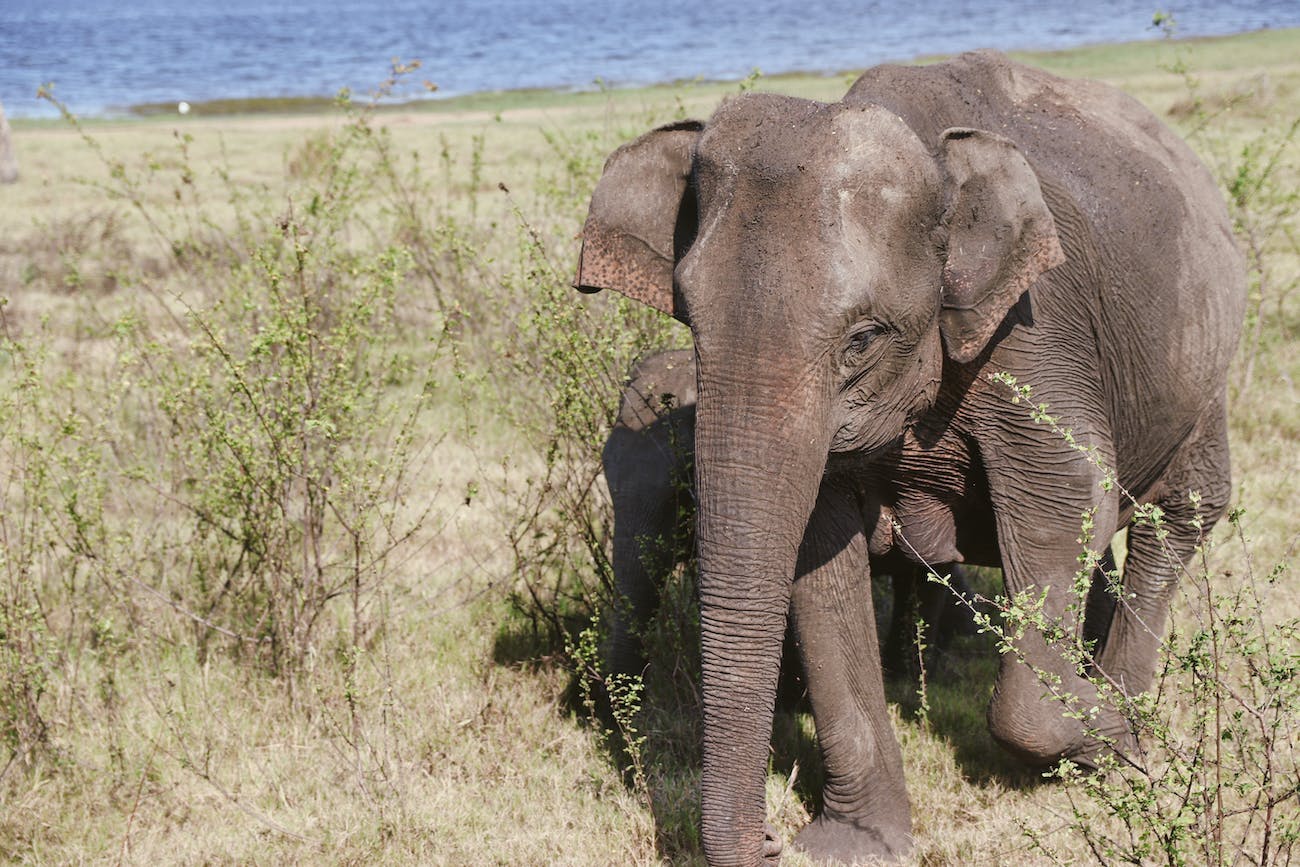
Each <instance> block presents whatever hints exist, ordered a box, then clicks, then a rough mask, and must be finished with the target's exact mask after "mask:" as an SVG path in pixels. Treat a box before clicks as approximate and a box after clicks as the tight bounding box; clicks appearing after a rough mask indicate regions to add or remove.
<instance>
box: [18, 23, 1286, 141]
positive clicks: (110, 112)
mask: <svg viewBox="0 0 1300 867" xmlns="http://www.w3.org/2000/svg"><path fill="white" fill-rule="evenodd" d="M1241 41H1255V42H1259V43H1263V44H1261V46H1260V48H1261V49H1262V50H1263V51H1264V52H1266V54H1269V53H1275V54H1277V55H1279V56H1280V57H1282V58H1288V59H1289V58H1293V57H1295V55H1294V49H1295V46H1296V44H1297V42H1300V27H1296V28H1265V29H1261V30H1249V31H1242V32H1240V33H1233V34H1227V35H1219V36H1189V37H1185V38H1154V39H1140V40H1133V41H1128V42H1099V43H1089V44H1084V45H1079V46H1075V47H1072V48H1057V49H1010V50H1006V51H1005V53H1006V54H1008V55H1010V56H1012V57H1015V58H1017V59H1020V60H1024V61H1027V62H1030V63H1033V64H1035V65H1039V66H1043V67H1045V68H1048V69H1051V70H1053V71H1057V72H1062V73H1065V74H1069V70H1070V69H1071V68H1072V67H1075V66H1080V65H1087V64H1089V63H1090V62H1095V55H1097V54H1099V53H1107V52H1117V51H1118V52H1121V53H1122V59H1121V60H1122V64H1121V66H1120V67H1117V68H1116V69H1115V70H1114V73H1113V74H1114V75H1116V76H1119V75H1123V74H1125V73H1126V72H1132V71H1133V67H1135V66H1136V64H1138V63H1141V64H1143V65H1144V66H1145V67H1146V69H1147V70H1148V71H1151V70H1156V69H1158V68H1159V66H1160V59H1159V58H1158V57H1155V56H1156V55H1160V54H1169V53H1174V54H1176V53H1178V52H1179V51H1180V50H1186V49H1198V48H1204V47H1206V46H1215V45H1227V44H1230V43H1238V42H1241ZM1267 43H1285V44H1277V45H1268V44H1267ZM999 50H1000V49H999ZM948 56H951V55H943V54H921V55H917V56H915V57H912V58H910V59H894V60H887V61H883V62H885V63H901V64H927V63H934V62H937V61H939V60H942V59H943V58H944V57H948ZM1267 60H1268V58H1267V56H1261V58H1260V62H1261V63H1265V62H1267ZM1294 62H1295V63H1296V64H1297V65H1300V58H1295V60H1294ZM873 65H874V64H873ZM865 68H867V67H858V68H853V69H840V70H830V71H825V70H811V69H810V70H790V71H784V72H779V73H771V74H767V73H763V72H761V71H760V70H758V69H757V68H756V69H755V73H756V74H757V75H758V76H759V77H758V81H759V82H760V86H761V85H762V83H771V84H780V83H782V82H793V81H800V80H825V79H832V78H837V77H848V76H856V75H858V74H860V73H861V72H862V70H863V69H865ZM742 81H744V79H706V78H703V77H697V78H679V79H675V80H671V81H663V82H656V83H650V84H627V85H606V86H600V85H599V84H594V85H591V86H587V87H577V86H574V87H568V86H555V87H528V88H518V89H510V90H483V91H474V92H470V93H459V94H452V95H447V96H429V97H423V98H416V99H394V100H391V101H381V102H378V103H375V104H374V105H373V109H374V111H375V112H377V113H379V114H399V113H400V114H412V113H414V114H433V115H438V114H453V115H463V114H466V113H480V112H484V113H488V114H493V113H500V112H503V111H506V110H512V109H518V108H521V107H533V108H549V107H559V106H566V107H567V106H581V105H583V104H586V103H590V102H593V101H599V100H604V99H608V98H610V97H616V98H626V97H629V96H635V95H637V94H652V93H655V92H661V91H682V90H688V91H695V92H697V93H707V92H709V91H720V92H725V91H727V90H729V89H731V88H735V87H736V86H737V85H739V84H740V83H741V82H742ZM185 104H186V105H187V106H188V110H187V111H186V112H185V113H183V114H182V113H181V112H179V111H178V106H179V105H180V101H178V102H175V103H173V102H147V103H137V104H133V105H128V106H111V107H108V108H106V109H104V110H103V111H101V112H99V113H95V114H91V113H86V114H82V113H79V112H76V111H75V110H73V107H71V106H69V110H72V112H73V114H74V115H75V116H76V118H77V120H78V122H80V123H86V124H93V125H96V126H99V125H106V124H136V123H150V122H157V121H160V120H167V121H171V122H177V121H184V122H188V121H191V120H220V119H235V118H242V119H249V120H255V119H259V118H288V117H319V116H329V115H335V114H339V113H340V112H341V109H340V101H339V98H338V97H337V96H311V95H296V96H294V95H286V96H266V97H223V98H219V99H211V100H200V101H188V102H186V103H185ZM351 104H352V105H354V106H358V107H368V106H370V105H371V103H370V98H369V96H367V95H365V94H353V95H352V100H351ZM65 123H66V121H65V120H64V119H63V118H61V117H10V124H11V125H12V126H13V127H15V128H25V129H40V128H49V127H51V126H62V125H64V124H65Z"/></svg>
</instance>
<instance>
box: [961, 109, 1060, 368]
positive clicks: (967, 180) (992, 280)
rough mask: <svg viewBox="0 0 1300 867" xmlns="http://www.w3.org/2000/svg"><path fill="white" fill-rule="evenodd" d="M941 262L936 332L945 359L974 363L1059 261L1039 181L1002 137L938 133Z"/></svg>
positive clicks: (1053, 225) (974, 132) (981, 133)
mask: <svg viewBox="0 0 1300 867" xmlns="http://www.w3.org/2000/svg"><path fill="white" fill-rule="evenodd" d="M940 161H941V162H942V164H943V166H944V168H945V170H946V172H947V183H948V189H947V203H948V206H947V210H946V212H945V214H944V224H945V227H946V229H947V235H948V240H947V247H948V258H947V262H946V263H945V264H944V268H943V289H942V304H941V307H940V311H939V328H940V331H941V333H942V334H943V342H944V346H945V348H946V349H947V352H948V355H949V356H950V357H951V358H953V359H954V360H956V361H959V362H963V363H964V362H968V361H971V360H973V359H974V358H975V357H976V356H977V355H979V354H980V352H982V351H983V349H984V347H985V346H986V345H987V344H988V341H989V339H990V338H991V337H992V336H993V333H994V332H995V331H996V330H997V328H998V326H999V325H1000V324H1001V323H1002V320H1003V319H1004V318H1005V317H1006V315H1007V312H1008V311H1009V310H1010V309H1011V308H1012V306H1014V305H1015V303H1016V301H1017V300H1019V298H1020V296H1021V294H1022V293H1024V291H1025V290H1026V289H1028V288H1029V286H1030V284H1031V283H1033V282H1034V280H1036V279H1038V276H1039V275H1040V274H1042V273H1043V272H1044V271H1047V270H1048V269H1049V268H1054V267H1056V266H1057V265H1060V264H1061V263H1062V262H1064V261H1065V254H1064V253H1063V252H1062V251H1061V244H1060V239H1059V238H1058V237H1057V234H1056V221H1055V220H1054V219H1053V218H1052V213H1051V211H1049V210H1048V208H1047V204H1046V203H1045V202H1044V201H1043V192H1042V189H1041V188H1040V187H1039V184H1038V176H1037V175H1036V174H1034V170H1033V169H1032V168H1031V167H1030V165H1029V163H1028V162H1027V161H1026V160H1025V158H1024V156H1023V155H1022V154H1021V153H1020V151H1019V150H1018V149H1017V148H1016V146H1015V145H1014V144H1012V143H1011V142H1010V141H1008V140H1007V139H1005V138H1003V137H1002V136H999V135H995V134H993V133H990V132H984V131H983V130H976V129H964V128H952V129H948V130H945V131H944V133H943V136H942V139H941V153H940Z"/></svg>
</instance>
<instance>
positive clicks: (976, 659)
mask: <svg viewBox="0 0 1300 867" xmlns="http://www.w3.org/2000/svg"><path fill="white" fill-rule="evenodd" d="M877 605H878V606H879V607H878V611H881V610H883V614H884V615H886V616H885V617H882V618H881V619H882V621H883V622H882V623H881V628H885V624H887V622H888V620H887V614H888V602H887V601H886V602H884V604H883V605H882V604H881V602H880V601H878V602H877ZM696 610H697V609H696V608H695V606H694V582H693V581H689V580H687V581H682V582H680V583H679V584H678V585H677V586H675V587H670V588H669V589H668V590H667V591H666V595H665V597H664V599H663V603H662V606H661V610H660V612H659V614H658V616H657V618H656V620H655V622H654V623H653V624H652V625H651V627H650V628H649V630H648V631H647V634H646V635H645V637H644V641H645V644H646V646H647V647H648V648H649V651H648V653H647V656H648V657H649V659H650V662H649V663H648V664H647V666H646V669H645V672H644V676H643V683H644V693H643V695H642V696H641V700H640V702H639V707H638V708H637V710H636V713H635V714H634V716H633V718H632V722H631V728H626V727H623V726H620V725H619V724H618V723H617V722H616V720H615V718H614V715H613V713H612V712H611V708H610V704H609V700H608V697H607V695H606V694H605V690H604V689H603V688H602V687H601V685H600V684H599V683H592V684H591V689H590V690H589V691H587V692H586V693H585V694H584V689H583V685H582V680H581V677H580V674H579V672H578V671H577V670H576V669H575V665H574V659H573V657H572V655H571V652H570V649H571V648H572V647H573V646H574V644H575V642H576V641H577V636H578V635H579V634H580V633H581V632H582V630H583V629H586V628H587V627H589V626H590V619H589V615H583V616H576V615H575V616H572V617H568V618H564V619H553V620H549V621H544V620H530V619H529V618H528V617H526V616H525V615H523V614H516V615H514V616H512V617H510V618H507V620H506V621H505V622H503V623H502V624H501V626H500V627H499V629H498V631H497V635H496V640H495V642H494V646H493V660H494V661H495V662H496V664H498V665H507V666H524V667H530V668H536V669H539V670H540V669H550V670H554V669H555V668H557V667H561V668H567V669H569V670H570V676H569V678H568V680H567V686H566V688H565V690H564V692H563V694H562V696H561V697H560V702H559V704H558V707H559V712H560V713H562V714H564V715H566V716H569V717H571V718H572V719H574V720H576V721H578V722H579V723H580V724H582V725H584V726H586V727H588V728H589V729H591V730H592V731H593V732H594V733H595V734H596V735H597V742H598V743H599V747H600V749H601V750H602V752H603V753H604V756H605V759H606V761H607V762H608V763H609V765H610V767H612V768H615V769H617V770H618V771H619V773H620V774H621V776H622V779H623V782H624V785H625V786H627V788H628V790H629V791H631V792H634V793H637V794H638V795H639V796H640V797H641V798H642V799H643V800H644V802H645V804H646V805H647V807H648V808H649V810H650V811H651V814H652V815H653V818H654V823H655V843H656V849H657V851H658V852H659V854H660V856H661V857H662V858H663V859H665V860H666V861H668V862H669V863H673V864H696V863H703V850H702V848H701V845H700V840H699V827H700V808H699V783H700V766H701V758H700V727H701V706H700V697H699V687H698V684H699V643H698V642H699V625H698V616H697V614H696ZM927 666H928V672H927V677H926V682H927V683H926V686H927V697H928V703H929V712H928V714H927V719H928V728H929V732H930V733H931V734H932V735H933V736H934V737H936V738H938V739H939V740H942V741H945V742H947V743H949V744H950V745H951V746H952V749H953V754H954V758H955V761H956V763H957V766H958V769H959V772H960V773H961V774H962V776H963V777H964V778H965V779H966V780H967V781H968V782H969V783H971V784H973V785H979V786H982V785H988V784H990V783H997V784H999V785H1002V786H1005V787H1008V788H1014V789H1029V788H1034V787H1036V786H1038V785H1040V784H1041V783H1042V782H1043V780H1042V777H1041V774H1040V773H1039V772H1038V771H1036V770H1034V769H1029V768H1025V767H1024V766H1023V765H1021V764H1019V763H1018V762H1017V761H1016V760H1015V759H1014V758H1012V757H1011V756H1010V755H1009V754H1007V753H1006V752H1005V751H1003V750H1002V749H1001V748H1000V747H998V746H997V744H996V743H994V741H993V739H992V737H991V736H990V734H989V732H988V725H987V707H988V702H989V698H990V696H991V695H992V691H993V682H994V678H995V676H996V673H997V655H996V653H995V651H994V648H993V645H992V642H991V641H990V640H989V639H988V638H987V637H986V636H979V635H967V636H961V637H958V638H956V639H954V641H953V643H952V644H951V645H950V646H949V647H948V648H946V649H945V650H944V651H941V652H936V653H935V654H934V656H933V657H932V658H930V659H928V660H927ZM800 675H801V673H800V666H799V663H798V657H797V654H796V653H795V652H794V650H793V648H792V646H791V644H790V642H788V641H787V646H786V650H785V655H784V658H783V661H782V675H781V682H780V687H779V691H778V697H777V708H776V714H775V716H774V719H773V730H772V752H771V759H770V770H771V771H773V772H775V773H780V774H784V775H785V776H786V778H787V779H788V778H789V777H790V776H791V775H792V774H793V773H795V770H794V769H795V767H796V766H797V768H798V771H797V776H796V777H795V780H794V784H793V790H794V792H795V793H796V794H797V795H798V797H799V799H800V800H801V801H802V802H803V803H804V804H805V805H806V806H807V807H808V809H809V811H810V812H811V813H812V814H813V815H816V814H817V813H818V812H819V811H820V810H821V807H822V786H823V784H824V781H825V773H824V769H823V767H822V761H821V754H820V750H819V748H818V744H817V736H816V730H815V727H814V724H813V721H812V715H811V708H810V707H809V705H808V701H807V698H806V694H805V690H804V686H803V683H802V678H801V676H800ZM885 691H886V698H887V699H888V700H889V702H890V703H892V704H894V705H896V706H897V707H898V708H899V711H900V714H901V716H902V718H903V720H904V722H905V724H918V725H919V724H920V723H921V721H922V718H921V702H920V696H919V691H918V679H917V677H916V674H915V672H912V673H909V674H903V675H898V676H895V677H891V678H888V679H887V680H886V683H885Z"/></svg>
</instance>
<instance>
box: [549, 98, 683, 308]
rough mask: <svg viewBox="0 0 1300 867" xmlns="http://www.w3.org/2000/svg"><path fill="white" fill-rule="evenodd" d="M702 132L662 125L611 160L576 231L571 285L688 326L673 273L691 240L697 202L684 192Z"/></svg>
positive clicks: (625, 146) (611, 156)
mask: <svg viewBox="0 0 1300 867" xmlns="http://www.w3.org/2000/svg"><path fill="white" fill-rule="evenodd" d="M703 128H704V126H703V124H701V123H700V122H698V121H683V122H680V123H675V124H670V125H668V126H662V127H659V128H658V129H655V130H652V131H651V132H648V133H646V134H645V135H643V136H641V137H640V138H638V139H636V140H635V141H632V142H629V143H628V144H625V145H623V146H622V147H620V148H619V149H618V150H616V151H614V153H613V154H611V155H610V157H609V159H608V160H607V161H606V162H605V171H604V173H603V174H602V175H601V177H600V181H599V182H598V183H597V184H596V189H595V191H594V192H593V193H592V194H591V206H590V208H589V210H588V211H587V222H586V223H585V224H584V225H583V227H582V253H581V254H580V255H579V259H578V275H577V277H576V278H574V281H573V285H574V288H576V289H578V290H579V291H581V292H599V291H600V290H602V289H613V290H614V291H616V292H621V293H622V294H624V295H626V296H628V297H629V298H633V299H635V300H637V301H641V302H642V303H645V304H649V305H650V306H651V307H654V308H656V309H658V310H662V311H663V312H665V313H668V314H671V315H672V316H675V317H677V318H678V319H680V320H682V321H683V322H685V321H686V312H685V310H684V309H682V305H681V304H679V303H677V299H676V297H675V293H674V288H673V268H674V267H675V266H676V263H677V256H678V253H679V252H680V251H681V250H682V249H683V248H684V247H685V246H686V245H688V244H689V243H690V241H691V240H693V239H694V236H695V230H696V207H695V199H694V196H693V195H692V194H691V192H690V190H689V189H688V187H689V182H690V173H691V161H692V154H693V152H694V149H695V142H696V140H697V139H698V138H699V136H700V132H701V130H703Z"/></svg>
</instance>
